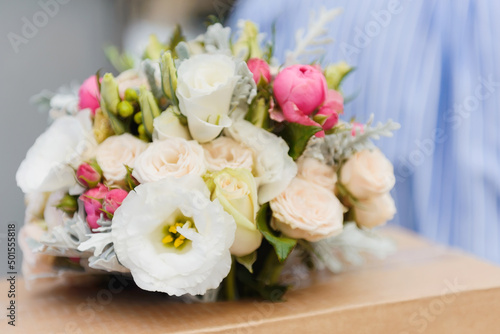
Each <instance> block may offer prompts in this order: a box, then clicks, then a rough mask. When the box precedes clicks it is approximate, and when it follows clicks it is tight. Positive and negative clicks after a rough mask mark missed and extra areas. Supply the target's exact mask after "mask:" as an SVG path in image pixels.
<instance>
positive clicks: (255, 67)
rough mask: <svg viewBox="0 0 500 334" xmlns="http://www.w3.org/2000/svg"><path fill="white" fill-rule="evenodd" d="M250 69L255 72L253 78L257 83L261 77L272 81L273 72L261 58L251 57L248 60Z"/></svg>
mask: <svg viewBox="0 0 500 334" xmlns="http://www.w3.org/2000/svg"><path fill="white" fill-rule="evenodd" d="M247 65H248V69H249V70H250V72H252V74H253V80H254V81H255V83H256V84H258V83H259V81H260V78H261V77H263V78H264V79H266V81H267V82H270V81H271V72H270V71H269V65H268V64H267V63H266V62H265V61H264V60H262V59H260V58H251V59H249V60H248V61H247Z"/></svg>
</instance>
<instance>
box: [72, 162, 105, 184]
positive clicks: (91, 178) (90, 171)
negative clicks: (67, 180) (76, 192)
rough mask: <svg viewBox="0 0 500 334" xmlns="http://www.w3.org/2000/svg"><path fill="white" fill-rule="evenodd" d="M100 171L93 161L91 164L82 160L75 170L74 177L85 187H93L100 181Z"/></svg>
mask: <svg viewBox="0 0 500 334" xmlns="http://www.w3.org/2000/svg"><path fill="white" fill-rule="evenodd" d="M101 177H102V171H101V169H100V168H99V166H98V165H97V164H95V163H93V164H92V165H91V164H89V163H87V162H84V163H83V164H81V165H80V166H79V167H78V169H77V171H76V179H77V180H78V182H80V184H81V185H82V186H84V187H87V188H94V187H96V186H97V184H98V183H99V182H101Z"/></svg>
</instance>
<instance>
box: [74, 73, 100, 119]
mask: <svg viewBox="0 0 500 334" xmlns="http://www.w3.org/2000/svg"><path fill="white" fill-rule="evenodd" d="M78 96H79V97H80V102H79V104H78V107H79V108H80V110H83V109H87V108H88V109H90V110H91V111H92V114H93V115H95V111H96V109H97V108H99V100H100V98H101V95H100V93H99V85H98V84H97V77H96V76H95V75H93V76H91V77H89V78H88V79H87V80H85V81H84V82H83V84H82V85H81V86H80V90H79V91H78Z"/></svg>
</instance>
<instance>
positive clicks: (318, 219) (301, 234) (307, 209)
mask: <svg viewBox="0 0 500 334" xmlns="http://www.w3.org/2000/svg"><path fill="white" fill-rule="evenodd" d="M270 205H271V209H272V211H273V218H274V219H273V220H272V227H273V228H274V229H276V230H279V231H281V232H283V233H284V234H285V235H287V236H289V237H292V238H296V239H305V240H308V241H318V240H321V239H324V238H327V237H331V236H334V235H337V234H340V233H341V232H342V226H343V220H344V207H343V206H342V204H341V203H340V201H339V200H338V198H337V197H335V195H334V193H333V192H332V191H329V190H327V189H325V188H323V187H321V186H318V185H316V184H315V183H312V182H309V181H306V180H303V179H300V178H294V179H293V180H292V182H291V183H290V185H289V186H288V188H286V189H285V191H283V192H282V193H281V194H280V195H279V196H278V197H276V198H275V199H273V200H272V201H271V202H270Z"/></svg>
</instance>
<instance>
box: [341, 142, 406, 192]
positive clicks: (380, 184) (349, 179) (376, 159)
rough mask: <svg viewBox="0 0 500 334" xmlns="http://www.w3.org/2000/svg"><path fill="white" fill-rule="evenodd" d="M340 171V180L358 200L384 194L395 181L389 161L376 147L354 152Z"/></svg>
mask: <svg viewBox="0 0 500 334" xmlns="http://www.w3.org/2000/svg"><path fill="white" fill-rule="evenodd" d="M340 172H341V174H340V182H341V183H342V185H343V186H345V187H346V188H347V190H348V191H349V192H350V193H351V194H352V195H353V196H354V197H356V198H357V199H358V200H362V199H368V198H370V197H373V196H379V195H382V194H385V193H387V192H388V191H389V190H391V189H392V187H394V183H395V182H396V179H395V177H394V168H393V167H392V164H391V162H390V161H389V160H387V158H386V157H385V156H384V155H383V154H382V152H380V151H379V150H378V149H375V150H371V151H370V150H363V151H360V152H357V153H355V154H354V155H353V156H352V157H351V158H349V160H347V162H346V163H345V164H344V166H343V167H342V169H341V171H340Z"/></svg>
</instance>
